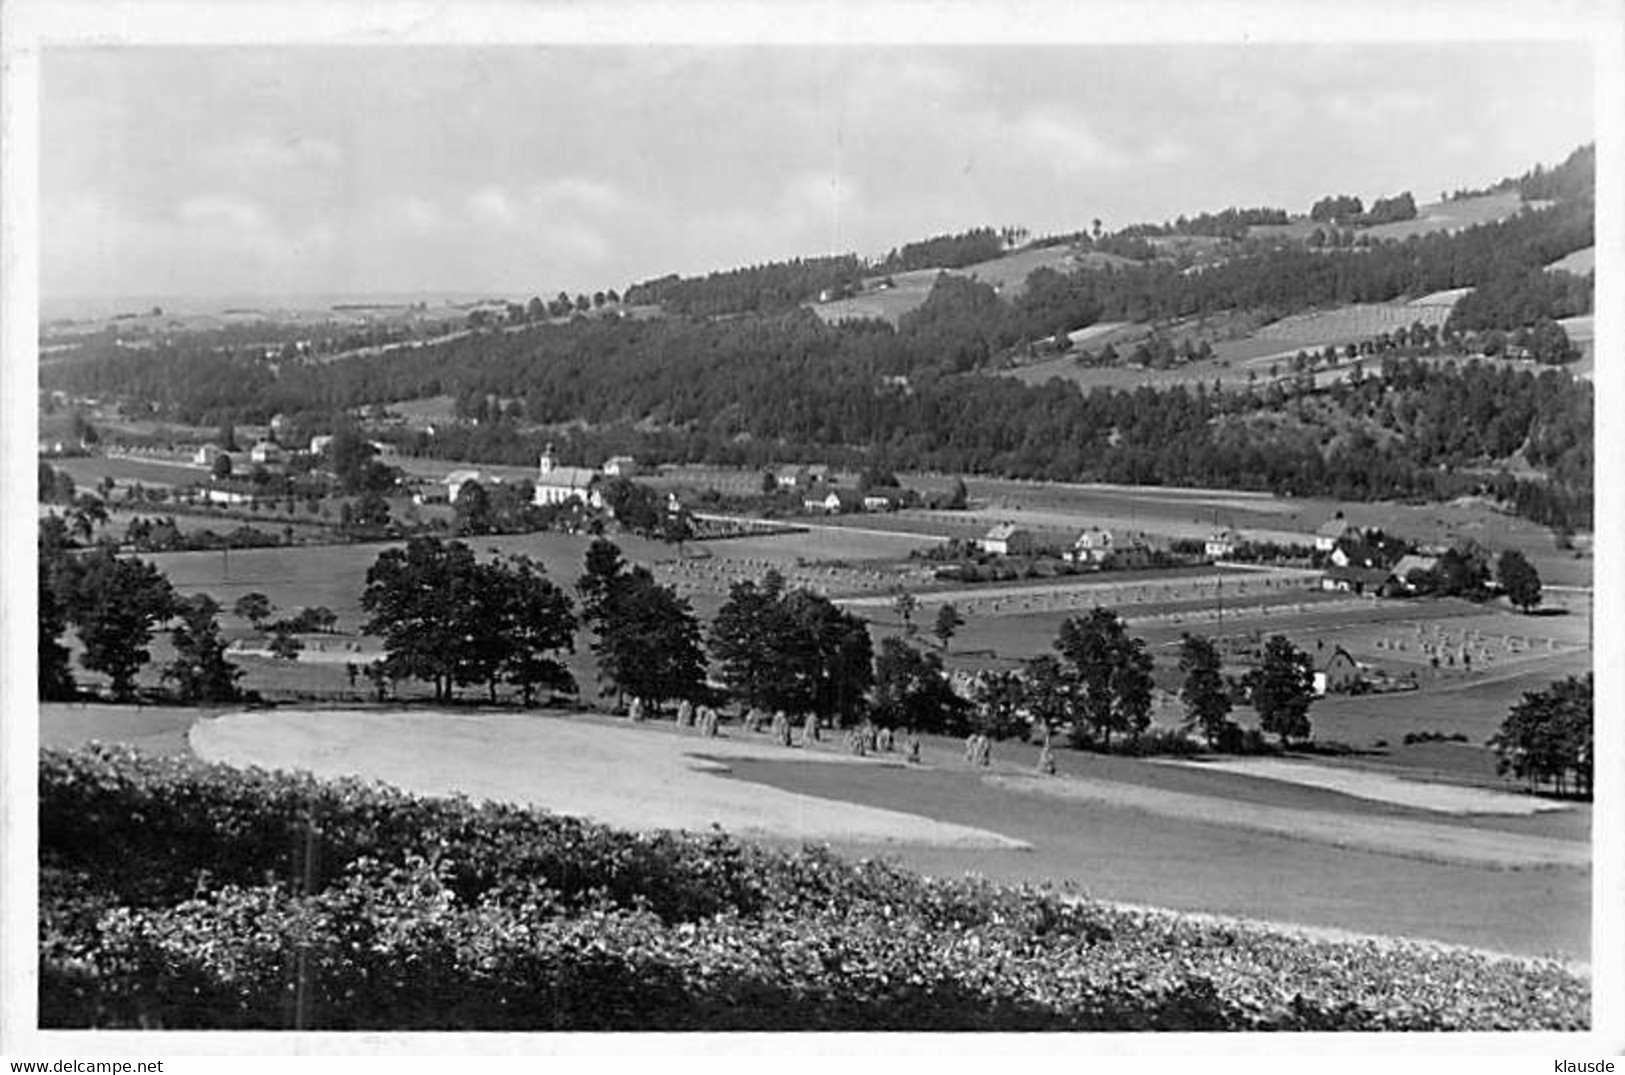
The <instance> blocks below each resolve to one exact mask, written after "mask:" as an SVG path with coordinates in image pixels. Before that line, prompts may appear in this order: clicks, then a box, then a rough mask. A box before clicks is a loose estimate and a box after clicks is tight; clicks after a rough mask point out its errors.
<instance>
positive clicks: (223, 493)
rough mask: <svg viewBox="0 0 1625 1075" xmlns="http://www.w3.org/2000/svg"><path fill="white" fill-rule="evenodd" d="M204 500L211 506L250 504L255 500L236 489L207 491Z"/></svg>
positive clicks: (204, 493) (204, 492)
mask: <svg viewBox="0 0 1625 1075" xmlns="http://www.w3.org/2000/svg"><path fill="white" fill-rule="evenodd" d="M203 499H204V500H207V501H208V502H209V503H211V504H249V503H252V502H253V500H254V498H253V497H252V496H251V495H249V494H248V493H239V492H238V491H237V490H235V489H205V490H204V491H203Z"/></svg>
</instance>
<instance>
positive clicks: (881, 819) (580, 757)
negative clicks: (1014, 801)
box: [191, 710, 1022, 849]
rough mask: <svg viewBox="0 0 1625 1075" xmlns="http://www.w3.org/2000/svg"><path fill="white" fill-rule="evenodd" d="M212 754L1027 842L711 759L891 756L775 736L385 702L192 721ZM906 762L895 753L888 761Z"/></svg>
mask: <svg viewBox="0 0 1625 1075" xmlns="http://www.w3.org/2000/svg"><path fill="white" fill-rule="evenodd" d="M191 744H192V748H193V750H194V752H195V753H196V754H197V755H198V756H199V757H200V758H203V759H204V760H205V761H218V762H226V763H229V764H232V765H238V766H244V765H258V766H260V767H262V768H268V769H302V770H306V771H309V772H312V773H314V774H315V775H317V776H320V777H328V778H334V777H342V776H349V775H362V776H365V777H367V778H369V779H375V780H382V781H383V782H384V783H387V784H391V785H393V786H395V787H398V788H401V789H402V790H404V791H409V792H412V793H414V794H418V795H437V796H445V795H453V794H464V795H468V796H470V797H471V798H474V799H489V800H493V801H497V802H514V803H526V804H530V805H534V806H541V807H544V808H546V809H548V810H551V811H554V812H556V813H563V814H571V815H575V816H580V817H588V818H591V819H593V820H594V821H600V822H603V823H605V824H609V825H614V826H617V827H619V828H628V829H634V830H644V831H649V830H658V829H688V830H692V831H704V830H705V829H708V828H710V827H711V826H712V825H720V826H722V827H723V828H726V829H727V830H728V831H730V832H734V833H736V834H740V835H758V836H760V835H766V836H778V837H793V838H798V839H810V840H848V841H855V842H859V843H870V842H874V843H923V844H928V845H937V846H947V847H955V846H957V847H972V848H1000V849H1015V848H1020V847H1021V846H1022V844H1021V843H1020V842H1018V841H1013V840H1008V839H1005V838H1003V837H1000V836H999V835H998V834H996V833H993V832H989V831H986V830H981V829H974V828H967V827H965V826H960V825H946V824H941V823H938V822H933V821H932V820H930V819H929V818H925V817H921V816H919V815H909V814H900V813H898V812H896V811H885V810H875V809H873V808H865V807H854V806H851V805H850V804H847V803H842V802H838V801H834V800H827V799H820V798H816V797H812V796H806V795H796V794H790V793H785V792H776V791H773V790H770V789H761V788H752V787H749V786H747V785H742V784H738V783H732V782H728V781H721V780H716V779H714V778H713V777H711V776H710V775H709V774H710V773H712V772H715V771H716V770H718V769H719V768H724V767H725V766H723V765H721V764H719V762H718V761H711V760H707V759H711V758H714V759H720V760H726V759H733V758H749V757H763V756H765V757H773V758H782V759H787V760H793V761H804V762H809V763H824V764H836V765H859V766H864V767H877V766H882V765H886V764H889V763H887V762H883V761H881V760H879V759H866V758H853V757H849V756H847V755H842V754H835V753H830V752H826V751H801V750H796V749H794V748H790V747H782V746H779V745H777V744H774V743H771V742H769V741H768V740H767V738H766V737H765V736H761V737H752V738H751V740H749V741H742V740H723V739H701V738H699V737H698V736H696V735H684V734H681V733H680V732H679V731H678V730H676V729H674V728H672V727H670V726H653V727H648V728H635V727H632V726H630V725H627V724H625V723H624V722H621V723H611V722H608V721H605V720H598V719H591V720H565V719H559V718H537V717H534V716H530V715H519V716H516V715H513V714H506V713H486V714H451V713H425V712H412V713H388V712H378V711H373V710H352V711H344V710H322V711H314V712H312V711H306V712H297V711H288V710H281V711H277V712H275V713H236V714H229V715H226V716H222V717H217V718H213V719H210V720H204V721H200V722H199V723H197V724H196V725H194V726H193V728H192V732H191ZM890 764H895V763H890Z"/></svg>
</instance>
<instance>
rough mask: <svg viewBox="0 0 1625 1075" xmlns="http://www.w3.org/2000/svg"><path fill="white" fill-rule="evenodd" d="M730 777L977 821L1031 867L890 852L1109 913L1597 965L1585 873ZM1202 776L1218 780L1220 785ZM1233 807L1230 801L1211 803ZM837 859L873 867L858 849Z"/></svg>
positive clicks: (1024, 799) (931, 784)
mask: <svg viewBox="0 0 1625 1075" xmlns="http://www.w3.org/2000/svg"><path fill="white" fill-rule="evenodd" d="M944 753H946V751H944ZM1028 753H1030V750H1029V749H1027V748H1019V749H1018V748H1009V749H1007V748H1006V747H1005V746H1004V745H1003V744H1000V747H999V748H997V749H996V755H997V756H998V757H1000V758H1006V757H1008V758H1009V759H1010V761H1011V764H1012V766H1014V767H1016V768H1024V767H1025V766H1026V765H1028V764H1030V763H1029V762H1027V757H1026V755H1027V754H1028ZM1066 761H1067V762H1069V763H1071V765H1073V766H1075V768H1074V769H1072V770H1070V771H1069V770H1068V769H1067V768H1065V767H1063V770H1062V771H1063V773H1066V774H1068V775H1074V776H1076V777H1080V778H1082V777H1085V776H1087V777H1092V778H1095V779H1098V780H1100V781H1103V782H1104V781H1109V780H1114V779H1120V778H1121V777H1122V774H1123V773H1124V771H1125V770H1127V769H1129V768H1130V767H1131V766H1132V767H1135V768H1137V769H1139V770H1142V771H1151V770H1154V771H1155V773H1154V775H1151V774H1150V773H1147V775H1143V776H1141V775H1138V774H1137V776H1136V778H1137V779H1138V780H1140V781H1145V782H1154V785H1161V786H1165V787H1166V786H1170V785H1171V784H1172V782H1173V779H1174V778H1173V777H1171V776H1169V775H1167V774H1166V772H1165V771H1166V770H1167V769H1169V768H1171V767H1168V766H1155V765H1152V764H1150V763H1131V762H1121V763H1119V762H1120V760H1119V759H1103V758H1095V757H1078V758H1067V759H1066ZM732 768H733V770H734V774H735V776H736V777H737V778H739V779H743V780H751V781H755V782H759V783H766V784H770V785H772V786H774V787H778V788H782V789H785V790H792V791H801V792H805V793H809V794H820V795H828V796H832V797H839V798H841V799H843V800H845V801H851V802H859V803H863V804H865V805H871V806H878V807H882V808H884V809H893V810H913V811H918V812H921V813H925V814H927V815H928V816H932V817H937V818H941V819H943V820H948V821H956V822H958V823H961V824H963V823H965V822H966V821H967V819H970V818H982V819H989V820H995V821H996V824H997V825H998V828H999V831H1000V832H1001V833H1003V834H1004V835H1006V836H1009V837H1012V838H1015V839H1020V840H1024V841H1026V842H1027V843H1029V844H1031V845H1032V850H1030V851H1023V852H980V853H966V852H958V851H952V850H947V849H942V848H927V847H899V848H896V849H894V850H891V851H889V852H888V853H887V856H886V857H888V858H894V859H896V860H899V861H901V862H903V863H904V864H906V865H908V866H911V867H913V868H916V869H920V870H923V871H925V872H928V873H938V874H945V875H954V874H959V873H967V872H968V873H976V874H979V875H981V876H984V877H990V878H994V879H998V880H1007V881H1039V880H1045V879H1050V880H1065V881H1069V882H1071V883H1072V884H1074V885H1076V886H1077V888H1078V889H1079V890H1080V891H1081V892H1083V893H1085V894H1087V895H1089V896H1092V897H1095V898H1098V899H1108V900H1120V901H1126V902H1132V903H1142V904H1152V905H1155V906H1160V907H1170V908H1175V909H1179V910H1187V911H1198V912H1211V913H1219V914H1230V915H1238V916H1243V917H1250V918H1262V919H1267V920H1272V921H1277V922H1292V923H1299V924H1304V925H1311V926H1325V927H1332V928H1340V929H1347V930H1356V931H1360V932H1369V933H1380V934H1397V935H1402V936H1410V937H1425V938H1431V939H1437V940H1442V941H1447V942H1453V943H1458V944H1469V945H1477V946H1481V947H1486V948H1490V949H1494V950H1500V951H1511V952H1517V953H1523V954H1557V955H1563V956H1567V957H1569V958H1575V957H1578V958H1581V959H1584V958H1586V955H1587V953H1588V951H1589V943H1590V941H1589V935H1590V930H1589V921H1590V899H1589V877H1588V875H1587V873H1586V872H1585V871H1583V870H1573V869H1544V870H1493V869H1485V868H1480V867H1471V866H1465V865H1459V864H1450V863H1439V862H1429V861H1425V860H1422V859H1417V858H1408V857H1400V856H1395V855H1389V854H1381V853H1377V852H1374V851H1369V850H1362V849H1356V848H1350V847H1338V846H1334V845H1332V844H1325V843H1319V842H1315V841H1311V840H1302V839H1294V838H1290V837H1286V836H1282V835H1278V834H1270V833H1265V832H1259V831H1254V830H1250V829H1246V828H1241V827H1237V826H1232V825H1227V824H1225V823H1223V821H1221V820H1218V818H1219V816H1220V815H1219V814H1217V813H1215V814H1214V815H1213V816H1212V819H1210V820H1202V819H1198V818H1191V817H1173V816H1168V815H1166V814H1158V813H1153V812H1149V811H1146V810H1143V809H1136V808H1133V807H1130V806H1126V805H1115V804H1113V803H1112V802H1110V801H1106V800H1104V799H1082V800H1068V799H1060V798H1044V799H1034V798H1033V797H1031V796H1025V795H1022V794H1021V793H1019V792H1017V791H1014V790H1011V789H1009V788H1004V787H998V786H990V785H989V784H987V783H985V782H981V781H976V782H972V781H968V780H966V779H965V778H964V776H963V774H962V773H959V772H955V771H953V770H952V769H951V768H946V767H945V768H942V769H938V768H932V769H928V770H923V771H912V770H911V771H906V772H896V773H888V774H887V775H888V779H886V780H883V781H882V780H865V779H862V777H861V775H860V774H858V773H855V772H852V771H849V770H834V769H830V770H827V771H825V770H823V769H819V770H817V771H814V770H813V769H812V767H808V766H794V765H789V764H785V763H775V762H767V761H745V762H738V763H735V764H734V765H733V766H732ZM1199 775H1202V776H1206V777H1209V778H1210V779H1211V778H1213V777H1217V776H1219V775H1222V774H1199ZM1241 779H1245V778H1241ZM1254 783H1255V784H1256V785H1259V787H1257V788H1255V789H1254V791H1255V793H1257V794H1262V795H1265V796H1268V797H1270V798H1275V797H1279V798H1278V799H1277V800H1276V801H1278V802H1280V803H1282V804H1291V808H1297V809H1313V807H1310V806H1307V805H1306V804H1307V802H1311V801H1315V800H1317V799H1318V800H1319V801H1320V802H1324V803H1331V802H1335V803H1336V805H1335V806H1328V807H1326V809H1330V810H1332V811H1333V812H1342V813H1348V812H1363V813H1364V814H1365V816H1370V817H1378V818H1382V817H1392V816H1393V815H1392V814H1391V813H1389V812H1388V811H1386V810H1384V809H1383V808H1381V807H1378V806H1369V807H1368V806H1363V805H1361V806H1356V805H1355V803H1356V800H1350V799H1348V798H1347V797H1346V796H1336V795H1335V793H1330V792H1323V793H1319V796H1316V795H1314V794H1312V793H1311V791H1310V789H1291V790H1288V787H1289V786H1287V785H1282V784H1280V783H1279V782H1271V781H1255V782H1254ZM1270 785H1274V786H1270ZM1141 786H1144V785H1143V784H1142V785H1141ZM1227 794H1234V792H1228V793H1227ZM1322 796H1323V797H1324V798H1321V797H1322ZM1337 800H1341V801H1337ZM1224 801H1225V799H1224V798H1223V797H1221V796H1220V795H1218V794H1213V795H1212V797H1211V799H1210V802H1224ZM1497 824H1498V825H1499V824H1500V823H1499V822H1497ZM1491 831H1493V830H1491ZM840 849H841V850H843V851H845V852H847V853H849V854H865V853H868V854H872V851H867V850H866V849H864V848H862V847H861V846H859V845H840Z"/></svg>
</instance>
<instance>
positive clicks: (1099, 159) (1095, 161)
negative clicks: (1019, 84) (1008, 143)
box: [1011, 111, 1132, 172]
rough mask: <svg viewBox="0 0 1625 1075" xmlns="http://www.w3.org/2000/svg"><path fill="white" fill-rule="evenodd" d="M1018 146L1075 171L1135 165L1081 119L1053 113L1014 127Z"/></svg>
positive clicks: (1030, 117) (1031, 114)
mask: <svg viewBox="0 0 1625 1075" xmlns="http://www.w3.org/2000/svg"><path fill="white" fill-rule="evenodd" d="M1011 134H1012V135H1013V137H1014V138H1015V141H1016V144H1017V145H1018V146H1020V147H1021V148H1022V149H1025V150H1026V151H1027V152H1028V153H1029V154H1031V155H1033V156H1035V157H1037V158H1038V159H1040V160H1043V161H1048V162H1050V163H1051V164H1053V165H1055V166H1057V167H1061V168H1065V169H1067V170H1068V171H1073V172H1089V171H1101V170H1107V171H1112V170H1116V169H1119V168H1123V167H1125V166H1127V165H1128V164H1130V163H1132V159H1131V157H1130V155H1129V154H1128V153H1126V152H1124V151H1123V150H1121V149H1119V148H1117V147H1116V146H1113V145H1111V144H1109V143H1108V142H1106V141H1105V140H1104V139H1102V138H1101V137H1099V136H1098V135H1096V134H1095V133H1094V131H1092V130H1091V129H1090V127H1089V125H1088V124H1087V123H1086V122H1084V121H1083V120H1081V119H1078V118H1075V117H1070V116H1065V115H1062V114H1060V113H1058V112H1053V111H1035V112H1029V113H1027V114H1026V115H1024V116H1022V117H1021V119H1020V120H1019V121H1017V122H1016V124H1015V125H1014V126H1013V127H1012V128H1011Z"/></svg>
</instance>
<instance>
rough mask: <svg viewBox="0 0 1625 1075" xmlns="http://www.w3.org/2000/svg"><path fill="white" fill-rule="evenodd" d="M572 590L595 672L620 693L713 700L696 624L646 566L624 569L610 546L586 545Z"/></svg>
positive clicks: (603, 542) (654, 699)
mask: <svg viewBox="0 0 1625 1075" xmlns="http://www.w3.org/2000/svg"><path fill="white" fill-rule="evenodd" d="M576 592H577V594H578V595H579V596H580V600H581V622H582V624H583V625H585V626H586V627H589V628H591V630H592V632H593V635H594V640H593V644H592V649H593V653H594V654H595V655H596V656H597V658H598V667H599V670H600V672H601V674H602V675H603V677H604V679H605V680H606V681H608V683H609V684H610V685H611V686H612V687H614V688H615V690H616V692H617V693H619V694H622V695H630V696H631V697H633V698H636V699H640V700H642V701H643V702H645V703H647V704H652V705H655V706H657V707H658V706H660V705H662V704H664V703H666V702H668V701H672V700H674V699H683V700H688V701H691V702H692V701H703V700H705V699H707V698H708V697H709V696H710V689H709V687H708V685H707V683H706V675H705V671H706V661H705V649H704V642H703V636H702V634H701V628H700V623H699V620H698V619H697V618H696V617H695V615H694V610H693V608H692V607H691V606H690V605H689V603H688V601H687V600H686V599H685V598H682V597H679V596H678V594H677V591H676V590H674V589H672V588H671V587H670V586H662V585H660V584H659V583H657V582H655V580H654V575H653V574H652V573H651V572H650V571H649V569H648V568H646V567H643V566H641V565H632V564H628V563H627V562H626V560H625V559H623V558H622V556H621V550H620V549H619V548H618V547H617V546H616V545H615V543H614V542H612V541H609V540H607V539H605V538H598V539H596V540H595V541H593V543H592V544H591V545H590V546H588V548H587V555H586V565H585V571H584V572H583V574H582V575H581V577H580V578H579V579H578V580H577V582H576Z"/></svg>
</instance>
